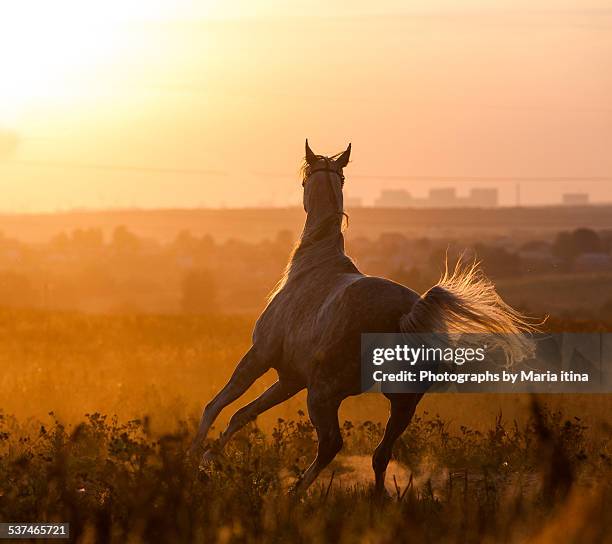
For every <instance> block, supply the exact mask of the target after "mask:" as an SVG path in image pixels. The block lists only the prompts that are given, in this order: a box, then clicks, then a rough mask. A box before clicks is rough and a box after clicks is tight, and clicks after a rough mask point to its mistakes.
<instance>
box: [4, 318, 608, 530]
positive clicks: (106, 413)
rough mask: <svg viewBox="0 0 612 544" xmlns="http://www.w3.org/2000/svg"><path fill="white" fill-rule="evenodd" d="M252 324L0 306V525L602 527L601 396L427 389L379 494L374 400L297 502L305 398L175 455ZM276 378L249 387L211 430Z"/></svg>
mask: <svg viewBox="0 0 612 544" xmlns="http://www.w3.org/2000/svg"><path fill="white" fill-rule="evenodd" d="M254 318H255V317H254V316H229V315H209V316H189V315H91V314H84V313H76V312H46V311H34V310H18V309H11V310H8V309H5V310H2V311H0V367H1V368H2V374H1V375H0V399H1V402H0V406H1V411H0V414H1V416H0V519H2V520H14V521H17V520H18V521H35V520H46V521H51V520H55V521H70V522H71V524H72V529H71V530H72V536H73V539H74V540H75V541H78V542H277V541H281V540H282V541H288V542H330V541H339V542H355V541H362V542H391V541H394V542H395V541H408V542H412V541H419V542H440V541H447V542H500V541H503V542H523V541H530V542H603V541H605V539H606V537H607V536H609V534H610V529H611V518H610V514H609V511H610V505H611V504H612V503H611V501H610V499H611V495H610V492H611V488H610V481H612V479H611V476H612V451H611V448H612V444H611V443H610V431H611V426H610V419H609V413H610V408H611V407H612V402H611V400H610V397H609V396H605V395H600V396H594V395H591V396H588V395H584V396H575V395H551V396H542V397H539V398H537V399H534V398H531V397H528V396H520V395H497V396H495V395H441V394H438V395H429V396H426V397H425V399H424V400H423V402H422V403H421V404H420V406H419V410H418V411H417V416H416V418H415V421H414V422H413V424H412V425H411V426H410V428H409V429H408V431H407V432H406V433H405V434H404V436H403V438H402V439H401V440H400V441H399V442H398V445H397V446H396V448H395V453H394V461H393V462H392V464H391V465H390V467H389V470H388V472H387V489H388V492H389V498H387V499H386V500H382V501H379V500H374V498H373V497H372V495H371V482H372V478H373V474H372V471H371V468H370V456H371V453H372V451H373V449H374V447H375V445H376V443H377V442H378V441H379V440H380V438H381V436H382V431H383V424H384V421H385V417H386V411H387V407H386V401H385V399H384V398H382V397H379V396H377V395H362V396H360V397H355V398H352V399H348V400H347V401H345V403H344V404H343V407H342V410H341V414H340V416H341V422H342V429H343V434H344V438H345V447H344V450H343V452H342V453H341V455H340V456H339V457H338V458H337V459H336V461H334V463H333V464H332V466H331V467H330V468H329V469H327V470H326V471H325V472H324V473H323V475H322V476H321V477H320V479H319V480H318V482H317V484H316V485H315V486H313V489H312V490H311V491H310V492H309V494H308V496H306V497H302V498H300V499H292V498H291V497H290V496H289V495H288V493H287V491H288V488H289V487H290V485H291V483H292V481H293V480H294V479H295V477H296V476H298V475H299V474H300V473H301V471H303V470H304V469H305V468H306V467H307V465H308V463H309V462H310V460H311V459H312V457H313V456H314V452H315V447H316V440H315V436H314V431H313V428H312V426H311V424H310V422H309V421H308V418H307V416H305V415H304V411H305V403H304V397H303V395H302V396H300V395H298V396H297V397H296V398H294V399H292V400H290V401H289V402H287V403H285V404H284V405H281V406H279V407H277V408H275V409H273V410H271V411H270V412H268V413H267V414H265V415H264V416H262V417H261V418H260V420H258V422H257V423H256V424H252V425H250V426H249V427H248V428H246V429H245V430H244V431H242V432H241V433H240V434H239V435H238V436H237V437H235V439H234V440H233V441H232V442H231V444H230V446H229V448H228V450H227V454H226V456H225V458H224V459H222V460H221V461H220V462H219V463H218V464H215V465H214V466H212V467H208V468H207V469H206V470H204V471H202V470H199V469H198V468H197V466H196V464H195V463H194V461H193V460H190V459H189V458H187V457H186V456H185V451H186V449H187V447H188V444H189V440H190V437H191V436H193V433H194V430H195V426H196V423H197V418H198V414H199V410H200V409H201V407H202V405H203V404H204V403H205V402H206V401H208V400H209V399H210V398H211V397H212V395H213V394H214V393H215V392H216V391H217V390H218V389H219V388H220V387H221V386H222V385H223V383H225V381H226V379H227V378H228V377H229V375H230V373H231V371H232V370H233V367H234V365H235V363H236V361H237V360H238V359H239V357H240V356H241V354H242V353H243V352H244V351H245V350H246V349H247V348H248V345H249V340H250V332H251V329H252V325H253V321H254ZM549 326H550V327H551V328H553V329H554V328H562V329H563V330H570V329H574V330H581V329H584V328H585V327H587V328H589V325H588V324H585V323H581V322H571V323H570V322H564V321H559V320H554V319H553V320H551V322H550V324H549ZM591 326H592V325H591ZM273 380H274V376H273V375H272V374H271V373H270V374H269V375H266V376H264V378H263V379H262V380H260V381H259V382H257V384H256V385H255V386H254V387H253V388H252V390H251V391H249V392H248V394H247V395H245V398H243V399H240V400H239V401H238V402H237V403H236V404H235V405H232V406H230V407H229V408H228V409H227V410H226V412H224V414H223V416H222V417H221V418H220V420H219V422H218V423H217V426H216V427H215V429H213V433H212V434H213V435H216V434H218V432H220V430H221V429H222V427H223V426H224V424H225V422H226V421H227V418H228V417H229V415H231V413H232V412H233V411H234V410H235V409H236V407H237V406H238V405H240V404H242V403H244V402H246V401H247V400H250V399H251V398H252V397H254V396H255V395H256V394H258V393H260V392H261V391H263V390H264V389H265V387H266V385H267V384H269V383H271V382H272V381H273Z"/></svg>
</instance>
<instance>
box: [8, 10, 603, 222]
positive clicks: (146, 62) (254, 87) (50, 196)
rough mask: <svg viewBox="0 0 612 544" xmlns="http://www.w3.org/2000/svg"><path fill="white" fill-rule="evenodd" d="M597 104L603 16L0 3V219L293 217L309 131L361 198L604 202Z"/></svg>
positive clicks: (350, 189) (591, 12) (599, 101)
mask: <svg viewBox="0 0 612 544" xmlns="http://www.w3.org/2000/svg"><path fill="white" fill-rule="evenodd" d="M610 96H612V2H590V3H587V2H581V1H579V0H565V1H563V0H559V1H554V2H553V1H545V0H535V1H530V2H527V1H525V0H513V1H509V0H507V1H506V0H504V1H499V2H496V3H492V2H484V1H478V0H464V1H460V0H454V1H451V0H446V1H442V0H438V1H433V2H432V1H430V2H424V1H412V2H406V1H401V2H400V1H388V0H387V1H380V2H376V3H372V2H370V1H369V2H365V1H362V0H353V1H351V2H348V1H336V2H330V1H323V0H310V1H308V2H306V1H296V2H281V1H280V0H278V1H277V0H266V1H259V2H257V1H247V0H242V1H224V2H220V1H216V0H204V1H196V0H183V1H181V0H178V1H177V0H168V1H162V0H158V1H152V0H132V1H129V0H128V1H126V0H107V1H106V2H103V3H102V2H93V1H92V2H87V1H83V0H80V1H77V0H56V1H55V2H47V1H45V0H38V1H36V0H22V1H20V2H11V3H6V4H4V3H3V6H2V16H1V17H0V187H1V189H2V195H3V198H2V200H1V201H0V211H38V210H56V209H67V208H73V207H90V208H100V207H127V206H139V207H194V206H202V205H203V206H219V205H227V206H244V205H258V204H272V205H286V204H288V203H295V202H298V201H299V196H300V185H299V182H298V180H297V168H298V163H299V160H300V157H301V155H302V153H303V141H304V138H305V137H306V136H307V137H308V138H309V139H310V141H311V143H312V144H313V147H314V149H315V151H318V152H326V153H334V152H336V151H338V150H340V149H341V148H344V147H345V146H346V144H347V143H348V142H349V141H352V143H353V163H352V164H351V165H350V167H349V168H348V169H347V171H346V174H347V178H348V182H347V186H346V190H347V193H348V194H349V195H352V196H358V197H362V198H363V199H364V200H365V201H366V202H368V201H371V200H372V199H373V198H374V197H375V196H376V195H377V193H378V192H379V191H380V189H381V188H385V187H403V188H405V189H407V190H409V191H411V192H412V193H413V194H415V195H416V196H422V195H424V194H425V192H426V191H427V190H428V188H429V187H431V186H444V185H449V184H451V185H455V186H457V187H458V189H459V191H467V189H468V188H469V187H472V186H475V185H477V184H478V183H480V185H495V183H489V182H476V181H474V182H472V181H459V182H448V181H436V180H434V181H427V180H423V181H418V180H401V179H393V177H394V176H400V177H401V176H407V177H411V178H415V177H416V178H419V177H420V176H423V177H424V178H427V177H433V178H436V177H440V178H444V177H451V178H453V177H456V178H490V177H492V178H514V177H520V178H576V179H570V180H567V181H561V182H552V181H537V180H533V181H531V180H529V179H525V180H524V181H522V183H521V194H522V196H523V200H524V201H529V202H534V203H536V202H555V201H559V200H560V194H561V193H562V192H564V191H571V190H587V191H589V192H590V193H591V195H592V198H593V200H600V201H602V200H608V201H612V182H610V181H595V180H593V181H587V182H585V181H583V179H584V178H597V177H603V178H605V177H608V178H610V177H612V153H611V152H610V149H612V145H611V144H612V103H611V101H610ZM496 183H497V182H496ZM498 186H499V187H500V190H501V195H502V199H503V201H504V202H506V203H508V204H510V203H512V202H513V196H514V184H513V183H511V182H504V181H500V182H499V183H498Z"/></svg>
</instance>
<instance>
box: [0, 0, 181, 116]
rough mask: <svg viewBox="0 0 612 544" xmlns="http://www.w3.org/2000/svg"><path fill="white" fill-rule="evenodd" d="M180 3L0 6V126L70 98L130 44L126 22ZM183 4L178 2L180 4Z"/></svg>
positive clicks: (77, 0) (63, 1)
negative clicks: (30, 110)
mask: <svg viewBox="0 0 612 544" xmlns="http://www.w3.org/2000/svg"><path fill="white" fill-rule="evenodd" d="M180 6H181V4H180V2H179V3H173V2H168V1H154V0H105V1H104V2H90V1H83V0H54V1H53V2H48V1H46V0H20V1H19V2H3V3H2V7H1V8H0V124H2V125H5V126H6V125H9V126H10V125H14V124H17V123H18V119H19V117H20V115H21V114H22V113H23V112H24V111H25V110H27V109H28V108H29V107H31V106H37V105H40V104H41V103H46V104H49V103H50V102H55V101H58V100H74V99H78V98H79V97H80V95H83V94H84V88H86V89H91V88H92V87H95V86H96V85H97V84H98V83H99V80H100V79H101V77H102V76H101V75H100V74H101V73H105V74H107V75H108V73H112V70H110V71H109V70H107V71H105V72H104V71H102V72H101V68H102V67H103V66H104V65H111V68H112V63H113V61H115V60H116V59H117V58H118V56H119V55H121V54H122V53H123V52H125V51H126V50H127V49H130V48H134V47H138V46H139V45H141V44H135V43H134V39H133V37H132V34H131V33H130V28H129V27H130V25H131V24H133V23H138V22H145V21H151V20H153V21H155V20H163V19H165V18H167V17H171V16H173V15H175V14H176V13H178V11H180V9H181V7H180ZM183 8H184V5H183Z"/></svg>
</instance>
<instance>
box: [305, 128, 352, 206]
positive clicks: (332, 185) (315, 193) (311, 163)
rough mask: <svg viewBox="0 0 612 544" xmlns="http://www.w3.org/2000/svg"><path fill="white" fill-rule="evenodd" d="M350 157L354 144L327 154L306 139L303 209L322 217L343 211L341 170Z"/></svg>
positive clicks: (342, 175)
mask: <svg viewBox="0 0 612 544" xmlns="http://www.w3.org/2000/svg"><path fill="white" fill-rule="evenodd" d="M350 156H351V144H349V145H348V147H347V148H346V150H345V151H343V152H341V153H338V154H337V155H333V156H331V157H325V156H323V155H316V154H315V153H313V151H312V149H310V146H309V145H308V140H306V156H305V157H304V164H303V166H302V186H303V187H304V210H306V213H311V212H316V213H317V214H320V216H321V217H325V216H330V215H333V214H340V215H341V214H342V213H343V210H344V202H343V198H342V187H343V186H344V174H343V173H342V169H343V168H344V167H345V166H346V165H347V164H348V162H349V157H350Z"/></svg>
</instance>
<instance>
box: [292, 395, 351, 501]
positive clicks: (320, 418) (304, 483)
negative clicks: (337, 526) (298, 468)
mask: <svg viewBox="0 0 612 544" xmlns="http://www.w3.org/2000/svg"><path fill="white" fill-rule="evenodd" d="M339 407H340V400H339V399H329V398H322V396H321V395H317V394H313V392H312V391H309V392H308V415H309V416H310V420H311V421H312V424H313V425H314V428H315V429H316V431H317V438H318V440H319V445H318V448H317V456H316V458H315V460H314V461H313V462H312V464H311V465H310V466H309V467H308V468H307V469H306V472H305V473H304V475H303V477H302V478H301V480H299V481H298V482H297V484H296V485H295V492H296V493H299V492H303V491H305V490H306V489H308V487H309V486H310V485H311V484H312V482H314V481H315V479H316V478H317V476H318V475H319V474H320V473H321V471H322V470H323V469H324V468H325V467H326V466H327V465H329V463H331V462H332V461H333V459H334V457H336V455H337V454H338V452H339V451H340V450H341V449H342V434H341V433H340V425H339V424H338V408H339Z"/></svg>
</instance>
